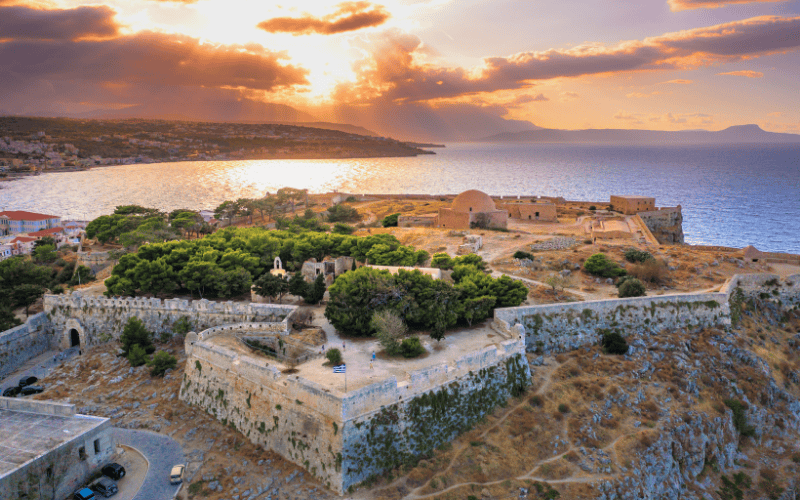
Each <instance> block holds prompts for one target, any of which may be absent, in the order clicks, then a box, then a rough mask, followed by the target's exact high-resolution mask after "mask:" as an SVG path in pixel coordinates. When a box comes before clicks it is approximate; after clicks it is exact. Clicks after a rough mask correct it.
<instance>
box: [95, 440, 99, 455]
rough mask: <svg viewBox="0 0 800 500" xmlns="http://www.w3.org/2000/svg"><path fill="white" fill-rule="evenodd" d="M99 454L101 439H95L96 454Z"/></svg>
mask: <svg viewBox="0 0 800 500" xmlns="http://www.w3.org/2000/svg"><path fill="white" fill-rule="evenodd" d="M98 453H100V440H99V439H95V440H94V454H95V455H97V454H98Z"/></svg>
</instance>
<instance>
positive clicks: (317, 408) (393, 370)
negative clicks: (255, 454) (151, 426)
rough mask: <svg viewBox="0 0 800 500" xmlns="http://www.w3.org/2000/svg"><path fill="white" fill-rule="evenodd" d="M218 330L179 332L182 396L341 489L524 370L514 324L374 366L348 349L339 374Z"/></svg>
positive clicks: (435, 442) (482, 411)
mask: <svg viewBox="0 0 800 500" xmlns="http://www.w3.org/2000/svg"><path fill="white" fill-rule="evenodd" d="M221 335H226V332H220V331H219V329H212V330H208V331H205V332H200V333H190V334H189V335H187V337H186V346H185V347H186V353H187V363H186V368H185V372H184V377H183V383H182V386H181V392H180V395H179V396H180V399H181V400H183V401H185V402H187V403H189V404H191V405H196V406H199V407H201V408H203V409H205V410H206V411H207V412H209V413H210V414H212V415H214V416H215V417H216V418H217V419H219V420H220V421H221V422H222V423H223V424H225V425H229V426H231V427H232V428H235V429H237V430H239V431H240V432H241V433H242V434H244V435H245V436H246V437H247V438H248V439H249V440H250V441H252V442H253V443H255V444H258V445H261V446H263V447H264V448H266V449H270V450H273V451H275V452H276V453H278V454H280V455H282V456H283V457H285V458H286V459H288V460H290V461H292V462H294V463H296V464H298V465H300V466H301V467H303V468H304V469H306V470H307V471H308V472H309V473H311V474H312V475H313V476H314V477H315V478H317V479H318V480H319V481H320V482H322V483H323V484H325V485H326V486H327V487H328V488H329V489H332V490H334V491H336V492H339V493H343V492H345V491H346V490H347V489H348V488H349V487H350V486H352V485H356V484H358V483H360V482H362V481H364V480H366V479H368V478H370V477H372V476H375V475H378V474H381V473H383V472H385V471H387V470H390V469H392V468H394V467H396V466H398V465H401V464H403V463H406V462H410V461H412V460H414V459H415V458H416V457H419V456H420V455H423V454H426V453H429V452H430V451H432V450H433V449H434V448H435V447H437V446H439V445H441V444H443V443H446V442H448V441H450V440H451V439H452V438H453V437H455V436H456V435H457V434H460V433H462V432H464V431H466V430H468V429H470V428H471V427H472V426H473V425H474V424H475V422H476V421H478V420H479V419H481V418H482V417H483V416H484V415H486V414H487V413H489V412H491V411H492V410H493V409H494V408H495V407H496V406H497V405H498V404H501V403H502V402H504V401H505V400H506V399H507V398H509V397H510V396H512V395H518V394H520V393H521V392H522V391H523V390H524V388H525V387H526V386H527V385H528V384H529V383H530V377H531V374H530V368H529V365H528V362H527V360H526V358H525V336H524V333H523V329H522V328H516V329H510V330H508V331H507V332H502V333H501V332H497V331H494V330H491V329H489V328H478V329H469V330H466V331H462V332H457V333H453V334H448V338H446V339H445V341H444V343H447V342H448V341H449V342H450V344H449V346H452V350H449V349H451V348H450V347H448V348H447V349H448V351H447V353H445V352H439V351H438V350H437V349H436V348H434V347H433V346H428V347H429V354H428V356H427V357H426V358H424V359H421V360H412V361H410V362H409V363H406V362H405V360H400V361H398V360H383V359H377V360H376V361H375V363H374V364H375V366H374V368H373V367H372V364H371V363H370V362H369V361H370V358H369V357H368V354H367V353H361V356H360V358H359V359H360V360H361V361H360V362H358V361H357V360H356V358H357V357H359V356H358V355H356V354H354V353H352V351H353V350H354V349H355V348H356V347H355V346H351V347H350V348H349V349H348V350H346V352H345V359H346V360H352V361H348V363H347V373H345V374H334V373H332V368H330V367H325V366H323V365H322V361H323V360H322V359H315V360H312V361H310V362H308V363H306V364H304V365H301V366H300V367H299V373H296V374H287V373H284V371H285V370H282V369H283V368H284V366H282V365H280V364H278V363H277V362H275V361H273V360H271V359H265V358H264V357H258V356H256V355H255V354H254V353H248V352H247V350H246V349H238V348H235V347H233V346H236V345H237V344H236V343H231V342H228V343H224V342H220V341H219V340H220V339H219V337H220V336H221ZM368 365H369V366H370V368H367V366H368ZM345 376H347V377H349V380H348V381H347V387H346V388H345V386H344V385H343V382H344V377H345Z"/></svg>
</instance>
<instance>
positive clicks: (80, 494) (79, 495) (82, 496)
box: [72, 488, 97, 500]
mask: <svg viewBox="0 0 800 500" xmlns="http://www.w3.org/2000/svg"><path fill="white" fill-rule="evenodd" d="M72 498H74V499H75V500H96V498H97V497H96V496H94V491H92V490H90V489H89V488H81V489H79V490H78V491H76V492H75V494H74V495H72Z"/></svg>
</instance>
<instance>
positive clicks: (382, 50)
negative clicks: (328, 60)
mask: <svg viewBox="0 0 800 500" xmlns="http://www.w3.org/2000/svg"><path fill="white" fill-rule="evenodd" d="M798 32H800V17H788V18H787V17H778V16H761V17H754V18H750V19H745V20H742V21H735V22H730V23H724V24H718V25H715V26H710V27H706V28H696V29H691V30H685V31H679V32H675V33H667V34H664V35H661V36H657V37H651V38H645V39H644V40H633V41H627V42H621V43H619V44H617V45H613V46H606V45H600V44H586V45H581V46H577V47H573V48H569V49H550V50H547V51H543V52H523V53H519V54H514V55H512V56H508V57H491V58H486V59H484V65H483V67H480V68H476V69H474V70H471V71H470V70H466V69H464V68H442V67H436V66H433V65H431V64H423V63H420V62H419V60H421V56H422V55H423V54H424V50H425V46H424V45H423V44H422V42H421V41H420V39H419V38H417V37H416V36H413V35H409V34H402V33H398V32H389V33H387V34H383V35H382V37H381V38H382V41H383V43H380V44H377V46H375V47H373V48H372V50H371V53H370V55H369V56H368V57H367V58H365V59H364V60H361V61H358V62H357V63H356V64H355V65H354V70H355V71H356V73H357V75H358V77H357V81H356V82H355V83H352V82H348V83H346V84H342V85H340V86H339V87H338V89H337V93H336V97H337V98H338V99H340V100H344V101H347V102H353V101H359V100H360V101H362V102H363V101H364V100H365V99H376V98H381V99H389V100H393V101H423V100H433V99H449V98H455V97H458V96H464V95H470V94H477V93H481V92H493V91H497V90H509V89H519V88H524V87H527V86H530V82H532V81H535V80H547V79H553V78H563V77H577V76H584V75H593V74H601V73H620V72H627V71H642V70H669V69H691V68H696V67H698V66H704V65H709V64H712V63H719V62H729V61H738V60H742V59H747V58H753V57H758V56H761V55H764V54H771V53H777V52H784V51H787V50H793V49H796V48H798V47H800V37H798V36H796V35H797V33H798ZM675 82H676V83H677V81H675Z"/></svg>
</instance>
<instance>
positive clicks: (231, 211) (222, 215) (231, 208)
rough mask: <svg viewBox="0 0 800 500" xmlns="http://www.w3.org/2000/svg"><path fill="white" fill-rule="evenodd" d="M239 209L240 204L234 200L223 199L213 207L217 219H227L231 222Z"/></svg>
mask: <svg viewBox="0 0 800 500" xmlns="http://www.w3.org/2000/svg"><path fill="white" fill-rule="evenodd" d="M240 209H241V206H239V204H238V203H237V202H236V201H230V200H228V201H223V202H222V203H220V204H219V205H217V208H215V209H214V217H215V218H216V219H218V220H224V219H228V223H231V222H233V218H234V217H236V214H237V213H238V212H239V210H240Z"/></svg>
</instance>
